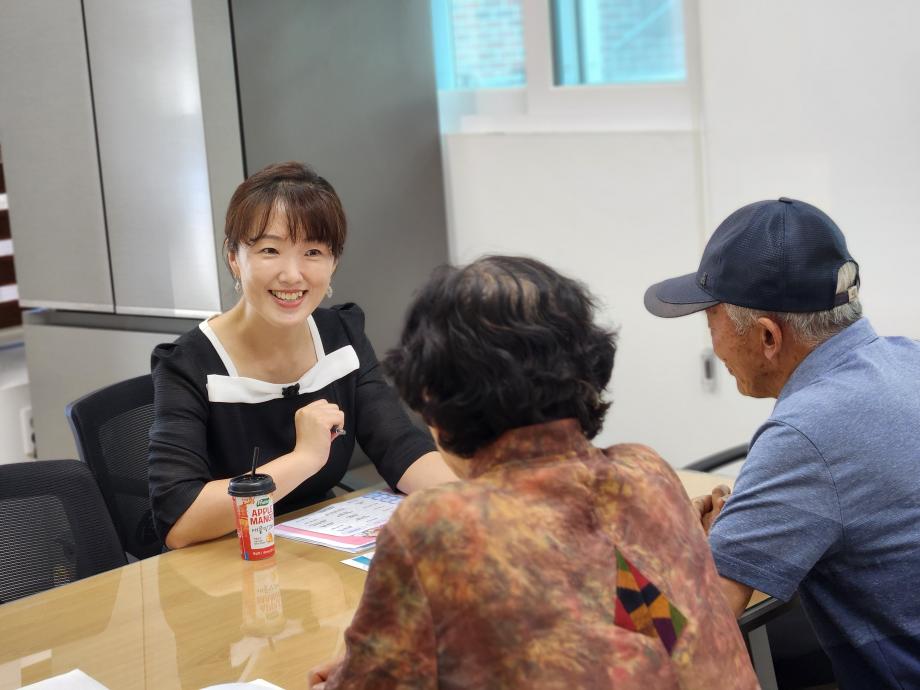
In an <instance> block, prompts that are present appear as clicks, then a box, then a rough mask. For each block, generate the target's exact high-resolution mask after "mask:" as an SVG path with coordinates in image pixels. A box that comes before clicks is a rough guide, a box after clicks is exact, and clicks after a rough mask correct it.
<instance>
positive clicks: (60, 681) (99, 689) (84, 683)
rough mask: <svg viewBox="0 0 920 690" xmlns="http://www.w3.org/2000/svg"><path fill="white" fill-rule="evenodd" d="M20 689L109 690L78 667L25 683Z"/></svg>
mask: <svg viewBox="0 0 920 690" xmlns="http://www.w3.org/2000/svg"><path fill="white" fill-rule="evenodd" d="M22 690H109V689H108V688H107V687H106V686H104V685H103V684H102V683H100V682H99V681H98V680H93V679H92V678H90V677H89V676H88V675H86V674H85V673H83V671H81V670H80V669H78V668H75V669H74V670H73V671H68V672H67V673H63V674H61V675H59V676H54V677H53V678H45V680H40V681H38V682H37V683H32V684H31V685H25V686H23V687H22Z"/></svg>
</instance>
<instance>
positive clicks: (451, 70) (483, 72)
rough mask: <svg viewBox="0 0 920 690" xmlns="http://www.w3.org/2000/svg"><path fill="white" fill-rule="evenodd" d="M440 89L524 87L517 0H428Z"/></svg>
mask: <svg viewBox="0 0 920 690" xmlns="http://www.w3.org/2000/svg"><path fill="white" fill-rule="evenodd" d="M432 20H433V25H434V42H435V64H436V71H437V81H438V88H439V89H490V88H507V87H514V86H523V85H524V83H525V81H526V76H525V70H524V27H523V21H522V19H521V0H432Z"/></svg>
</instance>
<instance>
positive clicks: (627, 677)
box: [326, 419, 758, 690]
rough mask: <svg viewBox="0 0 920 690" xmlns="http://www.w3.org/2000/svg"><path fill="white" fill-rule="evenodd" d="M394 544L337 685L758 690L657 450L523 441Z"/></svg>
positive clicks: (432, 502) (408, 505)
mask: <svg viewBox="0 0 920 690" xmlns="http://www.w3.org/2000/svg"><path fill="white" fill-rule="evenodd" d="M469 462H470V463H471V470H472V472H471V476H470V478H469V479H468V480H466V481H462V482H456V483H453V484H448V485H444V486H440V487H437V488H434V489H431V490H428V491H424V492H421V493H419V494H414V495H412V496H410V497H408V498H407V499H406V500H405V501H404V502H403V503H402V505H401V506H400V507H399V509H398V510H397V511H396V512H395V513H394V515H393V517H392V518H391V519H390V521H389V523H388V524H387V526H386V527H385V528H384V530H383V531H382V532H381V534H380V537H379V539H378V542H377V551H376V554H375V557H374V561H373V563H372V565H371V569H370V572H369V573H368V578H367V583H366V586H365V590H364V595H363V597H362V600H361V603H360V605H359V607H358V610H357V612H356V614H355V617H354V620H353V622H352V624H351V627H350V628H349V629H348V630H347V632H346V636H345V637H346V647H347V653H346V656H345V659H344V661H343V663H342V664H341V665H340V666H339V667H338V668H337V669H336V670H335V671H334V672H333V674H332V675H331V677H330V679H329V681H328V682H327V684H326V689H327V690H332V688H374V690H383V689H386V688H457V689H460V688H462V689H464V690H469V689H472V688H535V689H543V688H560V689H561V688H566V689H570V688H618V689H623V690H625V689H629V688H641V689H642V690H657V689H659V688H716V687H717V688H720V689H725V688H757V687H758V684H757V681H756V678H755V676H754V672H753V670H752V668H751V664H750V660H749V658H748V655H747V652H746V650H745V646H744V642H743V641H742V638H741V634H740V632H739V630H738V625H737V623H736V621H735V619H734V616H733V615H732V613H731V611H730V610H729V607H728V604H727V603H726V601H725V599H724V597H723V595H722V591H721V589H720V584H719V578H718V575H717V574H716V570H715V566H714V564H713V560H712V556H711V555H710V552H709V547H708V545H707V542H706V538H705V535H704V533H703V530H702V529H701V527H700V523H699V518H698V517H695V516H694V513H693V509H692V507H691V505H690V503H689V500H688V498H687V495H686V493H685V492H684V490H683V487H682V486H681V484H680V481H679V480H678V478H677V476H676V475H675V474H674V472H673V470H672V469H671V468H670V467H669V466H668V465H667V464H666V463H665V462H664V461H663V460H662V459H661V458H660V457H659V456H658V455H657V454H656V453H655V452H654V451H653V450H651V449H650V448H647V447H645V446H640V445H633V444H628V445H617V446H613V447H611V448H608V449H607V450H600V449H598V448H595V447H594V446H592V445H591V444H590V443H589V442H588V441H587V439H586V438H585V437H584V435H583V434H582V433H581V430H580V427H579V425H578V424H577V422H576V421H575V420H571V419H569V420H561V421H557V422H551V423H547V424H540V425H536V426H532V427H524V428H520V429H515V430H512V431H509V432H508V433H506V434H504V435H503V436H502V437H501V438H499V439H498V440H497V441H496V442H495V443H493V444H492V445H490V446H489V447H487V448H485V449H483V450H482V451H480V452H479V453H477V454H476V455H475V457H473V458H471V459H470V460H469Z"/></svg>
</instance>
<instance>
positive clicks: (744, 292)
mask: <svg viewBox="0 0 920 690" xmlns="http://www.w3.org/2000/svg"><path fill="white" fill-rule="evenodd" d="M848 261H853V257H851V256H850V252H849V251H848V250H847V243H846V240H845V239H844V237H843V233H842V232H840V228H838V227H837V224H836V223H834V221H832V220H831V219H830V217H829V216H828V215H827V214H826V213H824V212H823V211H822V210H821V209H818V208H815V207H814V206H812V205H811V204H806V203H805V202H804V201H796V200H795V199H787V198H786V197H782V198H780V199H779V200H777V201H758V202H756V203H753V204H749V205H748V206H745V207H743V208H740V209H738V210H737V211H735V212H734V213H732V214H731V215H730V216H729V217H728V218H726V219H725V220H724V221H722V224H721V225H720V226H719V227H718V228H716V231H715V232H714V233H713V234H712V237H711V238H710V239H709V243H708V244H707V245H706V249H704V250H703V258H702V259H701V260H700V267H699V269H698V270H697V272H696V273H688V274H687V275H684V276H679V277H677V278H671V279H669V280H665V281H662V282H660V283H657V284H655V285H652V286H651V287H650V288H649V289H648V290H646V291H645V308H646V309H648V310H649V311H650V312H651V313H652V314H654V315H655V316H663V317H665V318H672V317H675V316H685V315H686V314H692V313H694V312H697V311H701V310H703V309H707V308H709V307H711V306H713V305H716V304H719V303H720V302H727V303H728V304H735V305H737V306H739V307H748V308H750V309H757V310H760V311H771V312H813V311H826V310H829V309H833V308H834V307H836V306H839V305H841V304H845V303H847V302H849V301H851V300H853V299H855V298H856V295H857V289H856V286H857V285H858V284H859V277H858V275H857V278H856V284H855V285H854V287H851V288H850V289H849V290H844V291H843V292H840V293H838V292H837V272H838V271H839V270H840V267H841V266H843V264H845V263H847V262H848ZM854 263H855V261H854ZM857 270H858V269H857Z"/></svg>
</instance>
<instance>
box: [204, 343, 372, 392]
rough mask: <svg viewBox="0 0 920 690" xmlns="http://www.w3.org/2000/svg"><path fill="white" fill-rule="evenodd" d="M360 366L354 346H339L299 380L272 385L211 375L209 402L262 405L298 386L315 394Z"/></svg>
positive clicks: (242, 378)
mask: <svg viewBox="0 0 920 690" xmlns="http://www.w3.org/2000/svg"><path fill="white" fill-rule="evenodd" d="M359 366H360V363H359V361H358V353H357V352H355V348H353V347H352V346H351V345H346V346H345V347H340V348H339V349H338V350H336V351H335V352H330V353H329V354H328V355H325V356H324V357H323V358H322V359H321V360H319V361H318V362H317V363H316V364H314V365H313V367H312V368H311V369H310V370H309V371H308V372H307V373H306V374H304V375H303V376H301V377H300V380H299V381H293V382H291V383H289V384H283V383H269V382H268V381H260V380H259V379H250V378H246V377H245V376H221V375H220V374H208V400H209V401H210V402H214V403H250V404H255V403H263V402H268V401H269V400H275V399H276V398H283V397H284V394H283V393H282V392H281V389H282V388H287V387H288V386H293V385H294V384H295V383H296V384H299V386H300V389H299V392H298V395H299V394H300V393H312V392H314V391H318V390H320V389H321V388H325V387H326V386H328V385H329V384H330V383H332V382H333V381H338V380H339V379H340V378H344V377H345V376H347V375H348V374H350V373H351V372H353V371H356V370H357V369H358V367H359Z"/></svg>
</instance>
